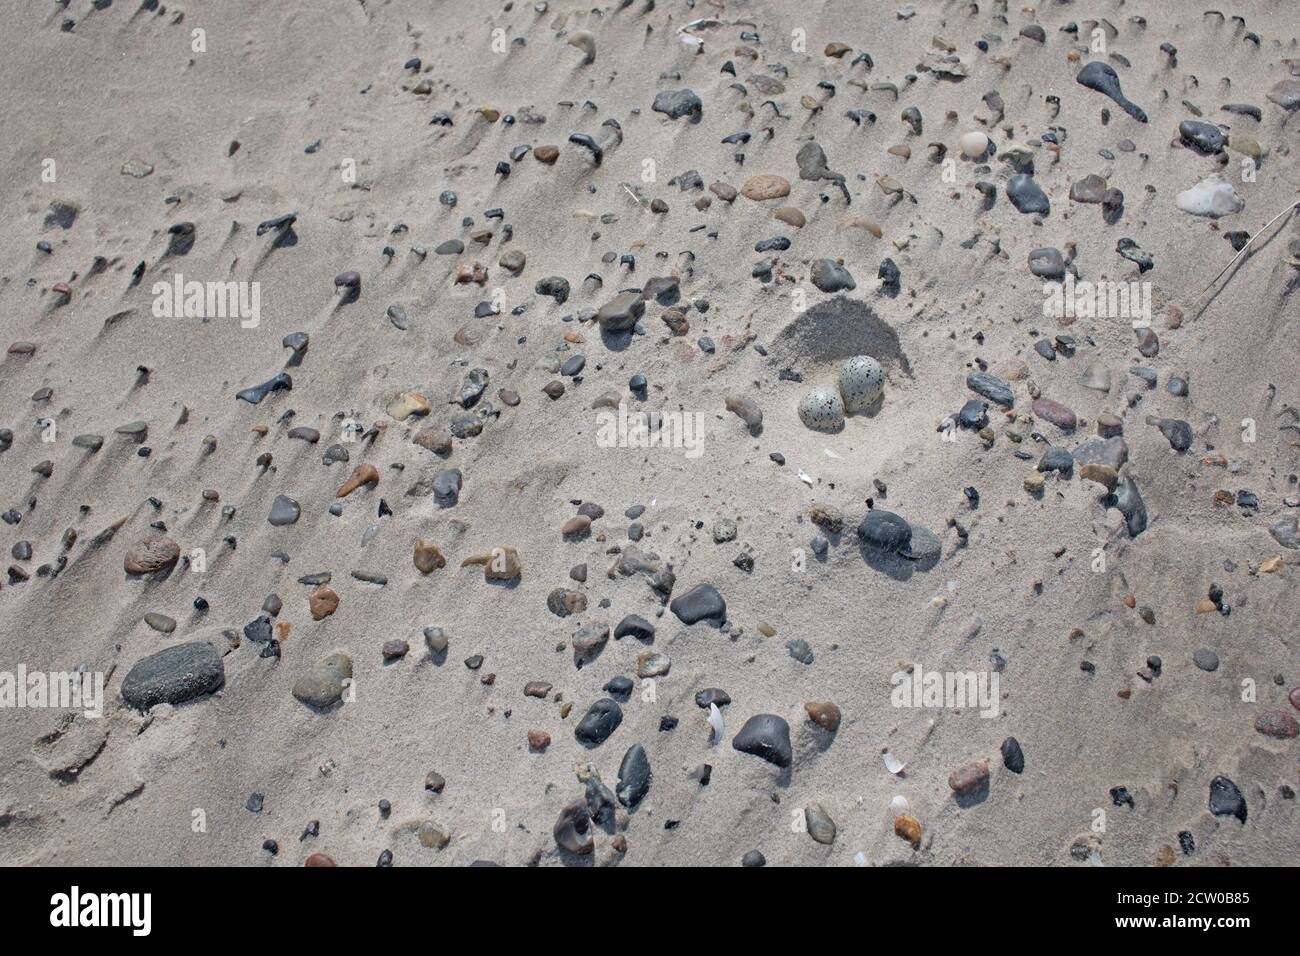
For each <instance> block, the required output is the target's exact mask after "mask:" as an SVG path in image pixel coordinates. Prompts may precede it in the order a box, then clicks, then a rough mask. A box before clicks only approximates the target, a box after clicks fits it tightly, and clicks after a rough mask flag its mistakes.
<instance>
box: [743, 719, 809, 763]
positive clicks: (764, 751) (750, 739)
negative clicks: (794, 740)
mask: <svg viewBox="0 0 1300 956" xmlns="http://www.w3.org/2000/svg"><path fill="white" fill-rule="evenodd" d="M731 746H732V748H733V749H735V750H739V751H740V752H741V753H743V754H751V755H753V756H755V757H762V758H763V759H764V760H766V761H767V762H768V763H772V764H776V766H778V767H788V766H790V764H791V763H792V762H793V761H794V750H793V749H792V748H791V746H790V725H789V724H787V723H786V722H785V718H783V717H778V716H777V715H776V714H755V715H754V716H753V717H750V718H749V720H747V721H745V726H743V727H741V728H740V733H738V734H736V736H735V737H734V738H733V739H732V741H731Z"/></svg>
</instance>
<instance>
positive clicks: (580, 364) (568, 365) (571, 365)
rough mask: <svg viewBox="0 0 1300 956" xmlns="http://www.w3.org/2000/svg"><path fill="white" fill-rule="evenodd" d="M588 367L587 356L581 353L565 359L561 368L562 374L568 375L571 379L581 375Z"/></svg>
mask: <svg viewBox="0 0 1300 956" xmlns="http://www.w3.org/2000/svg"><path fill="white" fill-rule="evenodd" d="M586 365H587V356H585V355H583V354H581V353H578V354H577V355H571V356H569V357H568V358H567V359H565V360H564V364H563V365H561V366H560V374H561V375H567V376H568V377H569V378H573V377H574V376H575V375H579V374H581V373H582V370H583V369H584V368H585V367H586Z"/></svg>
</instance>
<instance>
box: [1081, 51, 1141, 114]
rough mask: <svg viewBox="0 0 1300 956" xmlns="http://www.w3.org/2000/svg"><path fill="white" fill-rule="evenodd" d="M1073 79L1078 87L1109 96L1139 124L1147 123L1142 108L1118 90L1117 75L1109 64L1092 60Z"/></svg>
mask: <svg viewBox="0 0 1300 956" xmlns="http://www.w3.org/2000/svg"><path fill="white" fill-rule="evenodd" d="M1074 79H1075V82H1076V83H1078V84H1079V85H1080V86H1084V87H1087V88H1088V89H1090V90H1095V91H1096V92H1098V93H1103V94H1105V95H1106V96H1109V97H1110V98H1111V99H1112V100H1114V101H1115V102H1116V103H1118V104H1119V107H1120V109H1122V110H1123V111H1124V112H1125V113H1127V114H1128V115H1129V116H1131V117H1133V118H1134V119H1135V120H1137V121H1138V122H1139V123H1145V122H1146V121H1147V114H1146V112H1145V111H1144V110H1143V109H1142V107H1140V106H1138V105H1137V104H1136V103H1134V102H1133V101H1132V100H1130V99H1128V98H1127V97H1126V96H1125V95H1124V92H1123V90H1121V89H1120V85H1119V75H1118V74H1117V73H1116V72H1115V68H1114V67H1112V66H1111V65H1110V64H1109V63H1104V62H1102V61H1101V60H1093V61H1092V62H1091V63H1088V64H1086V65H1085V66H1084V67H1083V69H1082V70H1080V71H1079V72H1078V74H1077V75H1076V76H1075V78H1074Z"/></svg>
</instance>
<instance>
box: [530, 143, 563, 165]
mask: <svg viewBox="0 0 1300 956" xmlns="http://www.w3.org/2000/svg"><path fill="white" fill-rule="evenodd" d="M533 158H534V159H536V160H537V161H538V162H539V163H545V164H546V165H547V166H550V165H551V164H552V163H554V162H555V161H556V160H557V159H559V158H560V147H558V146H538V147H537V148H536V149H534V150H533Z"/></svg>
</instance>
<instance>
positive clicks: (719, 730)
mask: <svg viewBox="0 0 1300 956" xmlns="http://www.w3.org/2000/svg"><path fill="white" fill-rule="evenodd" d="M709 726H710V727H712V728H713V735H712V736H711V737H710V738H709V744H710V745H713V746H716V745H717V744H718V743H719V742H721V740H722V734H723V725H722V711H720V710H718V705H717V704H714V703H710V704H709Z"/></svg>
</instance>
